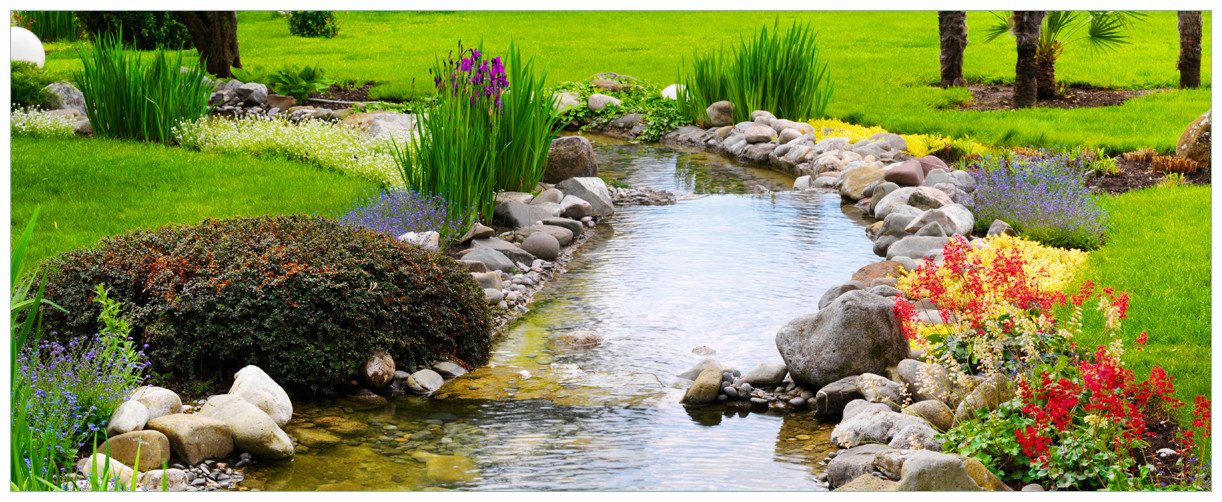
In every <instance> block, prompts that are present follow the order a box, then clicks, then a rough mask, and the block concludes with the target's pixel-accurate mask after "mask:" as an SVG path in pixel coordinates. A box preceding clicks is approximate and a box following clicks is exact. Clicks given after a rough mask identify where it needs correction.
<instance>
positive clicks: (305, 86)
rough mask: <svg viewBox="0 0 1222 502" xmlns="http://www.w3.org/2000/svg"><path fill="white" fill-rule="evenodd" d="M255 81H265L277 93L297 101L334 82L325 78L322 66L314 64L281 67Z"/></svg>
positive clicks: (321, 90) (319, 91) (325, 88)
mask: <svg viewBox="0 0 1222 502" xmlns="http://www.w3.org/2000/svg"><path fill="white" fill-rule="evenodd" d="M257 82H266V83H267V85H269V86H271V87H272V89H274V90H275V91H276V92H277V93H279V94H284V95H286V96H292V97H294V98H297V101H298V102H302V101H305V99H306V98H308V97H310V95H312V94H314V93H321V92H323V91H326V90H327V88H328V87H331V84H334V83H335V81H334V80H331V79H329V78H327V75H326V72H324V71H323V69H322V68H319V67H316V66H302V67H301V68H296V67H290V68H283V69H281V70H279V71H276V72H273V73H272V74H270V75H268V77H267V79H266V80H257Z"/></svg>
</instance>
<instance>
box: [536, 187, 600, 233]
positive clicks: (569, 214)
mask: <svg viewBox="0 0 1222 502" xmlns="http://www.w3.org/2000/svg"><path fill="white" fill-rule="evenodd" d="M560 215H561V216H563V217H565V218H572V219H575V220H580V219H582V218H585V217H586V216H594V206H591V205H590V203H589V202H586V201H585V199H582V198H580V197H574V196H572V195H565V196H564V198H563V199H561V200H560ZM546 222H547V221H546V220H544V223H546ZM580 234H581V232H580V230H578V231H577V232H574V233H573V235H574V236H576V235H580Z"/></svg>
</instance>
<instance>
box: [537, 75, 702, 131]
mask: <svg viewBox="0 0 1222 502" xmlns="http://www.w3.org/2000/svg"><path fill="white" fill-rule="evenodd" d="M622 83H624V84H626V85H627V86H628V87H627V88H626V89H623V90H616V91H611V90H605V89H595V88H594V86H593V85H592V84H591V83H590V82H588V81H583V82H562V83H560V84H559V85H557V86H556V87H554V88H552V89H551V90H550V91H551V92H549V95H555V94H556V93H558V92H569V93H572V94H574V95H576V96H578V97H579V98H580V99H581V101H583V102H585V101H587V100H589V98H590V95H591V94H594V93H599V94H606V95H609V96H612V97H615V98H617V99H619V100H620V101H621V103H620V104H619V105H618V106H608V107H606V108H603V109H601V110H598V111H594V110H591V109H590V108H589V107H588V106H573V107H569V108H567V109H564V110H562V111H561V112H560V123H561V124H572V123H576V124H581V128H582V129H583V130H585V129H587V128H596V127H600V126H603V125H606V124H607V123H608V122H610V121H612V120H614V119H617V118H619V117H622V116H624V115H628V114H632V113H638V114H641V116H642V123H644V124H645V130H644V131H642V132H641V133H640V134H639V135H637V136H636V138H637V139H640V140H642V141H650V142H656V141H658V140H659V139H661V138H662V136H663V135H664V134H666V133H668V132H670V131H672V130H674V129H675V128H677V127H679V126H682V125H687V124H690V123H691V120H690V119H688V118H687V116H686V114H685V113H684V112H683V109H682V107H681V106H680V104H679V101H678V100H675V99H668V98H665V97H662V94H661V91H660V90H659V89H658V88H657V87H655V86H653V85H652V84H649V83H646V82H643V81H639V80H635V79H634V80H631V81H627V82H622Z"/></svg>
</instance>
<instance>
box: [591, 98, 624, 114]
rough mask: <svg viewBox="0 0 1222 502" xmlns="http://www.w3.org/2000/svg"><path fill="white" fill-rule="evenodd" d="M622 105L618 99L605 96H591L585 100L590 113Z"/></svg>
mask: <svg viewBox="0 0 1222 502" xmlns="http://www.w3.org/2000/svg"><path fill="white" fill-rule="evenodd" d="M621 104H623V102H622V101H620V100H619V98H616V97H614V96H608V95H606V94H591V95H590V97H589V99H587V106H588V107H589V108H590V110H591V111H596V112H597V111H600V110H602V109H604V108H606V107H608V106H619V105H621Z"/></svg>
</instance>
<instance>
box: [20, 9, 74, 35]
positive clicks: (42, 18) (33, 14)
mask: <svg viewBox="0 0 1222 502" xmlns="http://www.w3.org/2000/svg"><path fill="white" fill-rule="evenodd" d="M13 18H14V19H13V21H14V22H16V23H17V25H18V26H22V27H24V28H25V29H27V30H30V31H31V32H33V33H34V34H35V35H38V39H39V40H42V41H43V42H54V41H56V40H77V39H79V38H81V26H80V24H78V23H77V22H76V15H75V14H73V13H72V11H63V10H23V11H21V12H14V13H13Z"/></svg>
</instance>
